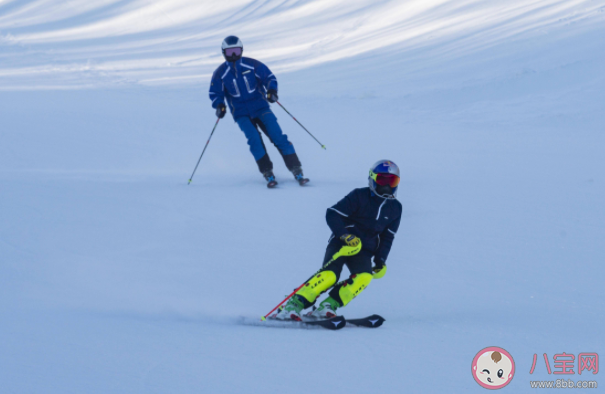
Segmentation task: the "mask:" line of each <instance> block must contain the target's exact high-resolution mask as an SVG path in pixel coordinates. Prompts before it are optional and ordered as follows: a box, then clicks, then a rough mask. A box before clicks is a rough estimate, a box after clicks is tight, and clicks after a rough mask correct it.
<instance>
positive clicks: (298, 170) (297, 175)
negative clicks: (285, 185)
mask: <svg viewBox="0 0 605 394" xmlns="http://www.w3.org/2000/svg"><path fill="white" fill-rule="evenodd" d="M292 174H294V179H296V181H297V182H298V184H299V185H301V186H303V185H305V184H307V183H308V182H309V178H305V176H304V175H303V171H302V167H294V168H293V169H292Z"/></svg>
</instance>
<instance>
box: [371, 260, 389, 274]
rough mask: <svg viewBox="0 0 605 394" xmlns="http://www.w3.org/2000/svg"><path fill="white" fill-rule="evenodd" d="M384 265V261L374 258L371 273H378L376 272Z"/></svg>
mask: <svg viewBox="0 0 605 394" xmlns="http://www.w3.org/2000/svg"><path fill="white" fill-rule="evenodd" d="M385 265H386V264H385V262H384V261H382V260H380V259H377V258H374V268H372V271H374V272H378V271H380V270H382V269H383V268H384V266H385Z"/></svg>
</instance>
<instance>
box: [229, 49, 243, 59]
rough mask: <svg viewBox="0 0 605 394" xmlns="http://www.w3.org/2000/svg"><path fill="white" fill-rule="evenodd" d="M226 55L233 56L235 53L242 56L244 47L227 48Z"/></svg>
mask: <svg viewBox="0 0 605 394" xmlns="http://www.w3.org/2000/svg"><path fill="white" fill-rule="evenodd" d="M225 55H226V56H228V57H231V56H233V55H235V56H241V55H242V48H239V47H235V48H225Z"/></svg>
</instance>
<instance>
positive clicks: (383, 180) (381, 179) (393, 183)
mask: <svg viewBox="0 0 605 394" xmlns="http://www.w3.org/2000/svg"><path fill="white" fill-rule="evenodd" d="M370 177H371V178H372V179H373V180H374V182H376V183H377V184H379V185H380V186H390V187H397V185H399V177H398V176H397V175H395V174H375V173H373V172H372V173H371V174H370Z"/></svg>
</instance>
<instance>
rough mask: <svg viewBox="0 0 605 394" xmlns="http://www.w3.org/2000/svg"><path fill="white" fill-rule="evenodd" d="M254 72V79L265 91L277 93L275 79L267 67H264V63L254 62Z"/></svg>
mask: <svg viewBox="0 0 605 394" xmlns="http://www.w3.org/2000/svg"><path fill="white" fill-rule="evenodd" d="M254 72H255V74H256V78H258V79H259V80H260V82H261V84H262V85H263V86H264V87H265V89H267V91H269V90H271V89H273V90H275V91H276V92H277V78H276V77H275V75H274V74H273V73H272V72H271V70H269V67H267V66H265V64H264V63H262V62H259V61H258V60H254Z"/></svg>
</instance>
